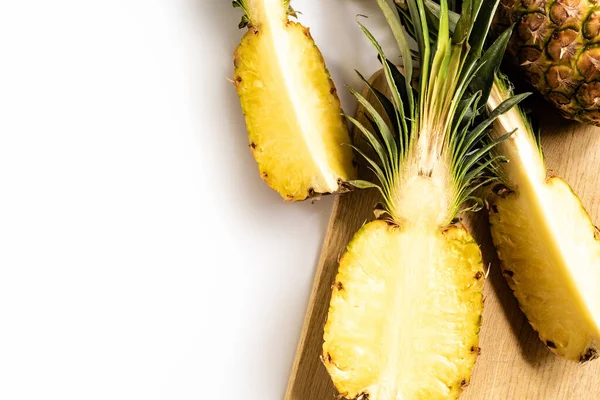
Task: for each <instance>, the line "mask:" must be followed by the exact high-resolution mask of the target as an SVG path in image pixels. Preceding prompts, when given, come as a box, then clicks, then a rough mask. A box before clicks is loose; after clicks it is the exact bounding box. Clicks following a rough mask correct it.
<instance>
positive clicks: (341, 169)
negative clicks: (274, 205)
mask: <svg viewBox="0 0 600 400" xmlns="http://www.w3.org/2000/svg"><path fill="white" fill-rule="evenodd" d="M233 4H234V6H236V7H240V8H242V9H243V11H244V12H245V15H244V17H243V18H242V22H241V23H240V28H243V27H247V28H248V31H247V32H246V34H245V35H244V37H243V38H242V40H241V43H240V45H239V46H238V47H237V48H236V50H235V55H234V66H235V77H234V84H235V87H236V88H237V92H238V95H239V98H240V102H241V105H242V111H243V112H244V115H245V116H246V126H247V128H248V135H249V139H250V148H251V149H252V153H253V154H254V158H255V159H256V161H257V163H258V168H259V170H260V174H261V176H262V178H263V179H264V180H265V181H266V182H267V183H268V184H269V186H270V187H271V188H273V189H274V190H276V191H277V192H279V194H281V196H282V197H283V198H284V199H286V200H292V201H294V200H304V199H306V198H308V197H314V196H318V195H320V194H324V193H335V192H340V191H343V190H344V189H345V188H346V182H347V181H348V180H350V179H353V178H354V177H355V168H354V166H353V152H352V149H351V148H350V147H349V146H342V144H349V143H350V138H349V134H348V130H347V127H346V125H345V122H344V121H343V119H342V111H341V108H340V101H339V99H338V97H337V93H336V89H335V86H334V84H333V81H332V80H331V78H330V76H329V72H328V71H327V68H326V67H325V62H324V61H323V57H322V55H321V52H320V51H319V49H318V48H317V46H316V45H315V43H314V41H313V39H312V37H311V35H310V32H309V30H308V29H307V28H305V27H304V26H302V25H300V24H299V23H296V22H292V21H290V17H293V16H295V12H294V11H293V10H292V9H291V8H290V6H289V0H237V1H234V2H233Z"/></svg>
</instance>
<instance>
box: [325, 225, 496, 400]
mask: <svg viewBox="0 0 600 400" xmlns="http://www.w3.org/2000/svg"><path fill="white" fill-rule="evenodd" d="M428 227H429V228H428ZM483 276H484V273H483V270H482V262H481V252H480V250H479V247H478V246H477V244H476V243H475V242H474V240H473V238H472V237H471V236H470V235H469V233H468V232H467V231H466V230H465V229H464V228H463V227H462V226H458V225H451V226H449V227H447V228H445V229H435V228H434V229H431V228H430V225H429V224H427V225H422V224H420V225H408V226H406V227H399V226H396V225H390V224H388V223H387V222H384V221H373V222H371V223H368V224H366V225H365V226H363V228H362V229H361V230H360V231H359V232H358V233H357V234H356V235H355V236H354V238H353V239H352V241H351V242H350V244H349V245H348V249H347V251H346V253H345V254H344V256H343V258H342V259H341V261H340V265H339V270H338V274H337V277H336V281H335V283H334V285H333V293H332V298H331V303H330V308H329V316H328V319H327V323H326V325H325V333H324V344H323V361H324V363H325V367H326V368H327V370H328V372H329V374H330V375H331V377H332V380H333V382H334V384H335V386H336V387H337V388H338V390H339V391H340V394H341V395H343V396H344V397H345V398H349V399H354V398H359V399H360V398H361V396H363V398H368V399H369V400H390V399H428V400H433V399H455V398H457V397H458V396H459V394H460V393H461V392H462V390H463V387H464V386H466V384H467V383H468V381H469V378H470V373H471V372H470V371H471V369H472V367H473V365H474V363H475V359H476V357H477V354H478V352H479V348H478V332H479V327H480V325H481V313H482V308H483V303H482V294H481V291H482V288H483V281H484V279H483ZM367 395H368V397H367Z"/></svg>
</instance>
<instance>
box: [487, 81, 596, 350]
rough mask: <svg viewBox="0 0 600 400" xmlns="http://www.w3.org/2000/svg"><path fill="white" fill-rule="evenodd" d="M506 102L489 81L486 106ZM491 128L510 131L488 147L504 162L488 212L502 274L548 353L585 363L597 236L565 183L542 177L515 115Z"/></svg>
mask: <svg viewBox="0 0 600 400" xmlns="http://www.w3.org/2000/svg"><path fill="white" fill-rule="evenodd" d="M511 95H512V93H511V90H510V89H509V87H508V84H507V83H506V81H505V80H503V79H502V78H497V79H496V83H495V85H494V88H493V90H492V94H491V96H490V97H489V101H488V105H489V107H490V108H491V109H493V108H495V107H497V105H498V104H500V103H502V102H503V101H504V100H505V99H506V98H508V97H510V96H511ZM494 128H495V132H496V135H497V136H502V135H505V134H507V133H508V132H514V133H513V134H512V135H511V136H510V138H509V139H507V140H505V141H504V142H502V143H500V144H499V145H498V147H497V148H496V150H497V152H498V153H500V154H502V155H504V156H505V157H506V158H507V159H508V163H506V164H504V165H503V166H502V171H501V172H502V175H503V180H504V182H505V184H504V185H499V186H497V187H496V189H495V190H494V193H493V194H492V195H491V199H490V203H491V204H490V207H489V209H490V224H491V232H492V238H493V240H494V243H495V245H496V249H497V251H498V256H499V258H500V260H501V261H502V271H503V274H504V276H505V277H506V279H507V280H508V283H509V285H510V287H511V288H512V290H513V291H514V294H515V296H516V297H517V299H518V300H519V305H520V306H521V309H522V310H523V312H524V313H525V315H526V316H527V318H528V319H529V322H530V323H531V325H532V326H533V328H534V329H535V330H536V331H537V332H538V333H539V335H540V338H541V339H542V341H543V342H544V343H546V345H547V346H548V347H549V348H550V350H552V351H553V352H555V353H556V354H559V355H561V356H564V357H566V358H568V359H570V360H575V361H580V362H583V361H588V360H590V359H593V358H595V357H596V356H597V354H598V349H599V346H600V233H599V231H598V229H596V228H595V227H594V225H593V223H592V221H591V219H590V216H589V215H588V213H587V212H586V210H585V209H584V207H583V205H582V204H581V201H580V200H579V198H578V197H577V195H576V194H575V193H573V191H572V190H571V188H570V187H569V185H568V184H567V182H565V181H564V180H562V179H561V178H558V177H555V176H554V177H550V178H546V176H547V175H546V167H545V164H544V159H543V155H542V152H541V147H540V145H539V143H538V141H537V140H536V137H535V135H534V134H533V130H532V128H531V125H530V124H529V122H528V121H527V119H526V118H525V117H524V115H523V113H522V112H521V111H520V110H519V109H518V108H514V109H512V110H510V111H509V112H507V113H506V114H505V115H503V116H501V117H500V118H498V119H497V120H496V121H495V123H494Z"/></svg>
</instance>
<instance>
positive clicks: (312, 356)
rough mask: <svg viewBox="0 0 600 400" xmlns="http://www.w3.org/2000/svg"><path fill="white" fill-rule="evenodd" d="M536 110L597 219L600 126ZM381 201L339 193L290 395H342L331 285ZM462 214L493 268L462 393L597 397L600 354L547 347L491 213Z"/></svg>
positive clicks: (556, 156) (301, 399) (532, 398)
mask: <svg viewBox="0 0 600 400" xmlns="http://www.w3.org/2000/svg"><path fill="white" fill-rule="evenodd" d="M372 81H373V82H374V84H375V86H377V87H379V88H380V90H382V91H384V90H386V87H385V86H386V85H385V81H384V80H383V79H382V76H381V75H377V74H376V75H375V76H374V78H372ZM386 91H387V90H386ZM358 114H359V116H360V112H358ZM537 114H538V115H539V116H540V117H541V118H540V119H541V120H542V144H543V147H544V153H545V155H546V162H547V166H548V168H549V170H550V171H552V173H555V174H557V175H559V176H561V177H563V178H564V179H565V180H566V181H567V182H569V184H570V185H571V186H572V188H573V189H574V190H575V192H576V193H577V194H578V195H579V197H580V198H581V200H582V202H583V204H584V206H585V207H586V208H587V210H588V212H589V213H590V215H591V216H592V220H593V221H594V223H595V224H596V225H600V128H596V127H592V126H583V125H579V124H577V123H573V122H569V121H566V120H564V119H562V118H560V117H559V116H558V114H557V112H556V110H554V109H553V108H552V107H551V106H547V105H543V106H541V107H540V109H539V110H537ZM378 201H379V197H378V194H377V193H376V192H375V191H373V190H363V191H355V192H351V193H347V194H344V195H341V196H339V197H338V198H337V199H336V201H335V205H334V208H333V212H332V215H331V219H330V222H329V227H328V230H327V234H326V237H325V242H324V244H323V249H322V253H321V258H320V260H319V264H318V266H317V270H316V276H315V281H314V286H313V289H312V293H311V297H310V300H309V304H308V308H307V311H306V318H305V321H304V326H303V329H302V332H301V335H300V341H299V344H298V349H297V353H296V357H295V359H294V363H293V367H292V372H291V376H290V380H289V384H288V388H287V391H286V394H285V400H331V399H334V398H335V397H336V396H337V392H336V390H335V388H334V387H333V384H332V383H331V380H330V378H329V375H328V374H327V371H326V370H325V367H324V366H323V364H322V363H321V360H320V354H321V346H322V343H323V327H324V324H325V318H326V316H327V311H328V307H329V299H330V295H331V285H332V283H333V282H334V279H335V275H336V272H337V265H338V260H339V258H340V256H341V255H342V254H343V252H344V250H345V248H346V246H347V244H348V242H349V241H350V239H351V238H352V236H353V235H354V233H355V232H356V231H357V230H358V229H359V228H360V227H361V226H362V225H363V224H364V223H365V222H367V221H369V220H371V219H373V208H374V206H375V204H376V203H377V202H378ZM464 222H465V223H466V225H467V226H468V228H469V230H470V231H471V234H473V236H475V238H476V239H477V240H478V243H479V244H480V245H481V248H482V252H483V254H484V261H485V263H486V264H488V265H489V266H490V273H489V276H488V277H487V280H486V283H485V289H484V298H485V303H484V304H485V307H484V313H483V326H482V329H481V333H480V347H481V349H482V352H481V355H480V356H479V358H478V359H477V363H476V364H475V369H474V370H473V375H472V378H471V383H470V385H469V387H468V388H467V389H466V390H465V392H464V393H463V395H462V396H461V398H460V399H461V400H482V399H485V400H563V399H564V400H600V360H596V361H592V362H590V363H587V364H584V365H579V364H576V363H573V362H570V361H566V360H563V359H561V358H560V357H558V356H556V355H554V354H553V353H551V352H550V351H548V350H547V349H546V347H545V346H544V345H543V344H542V342H541V341H540V340H539V339H538V336H537V334H536V333H535V332H534V331H533V329H532V328H531V326H530V325H529V323H528V322H527V320H526V319H525V316H524V315H523V314H522V312H521V311H520V309H519V307H518V305H517V301H516V299H515V298H514V297H513V295H512V293H511V291H510V289H509V287H508V285H507V283H506V281H505V279H504V277H503V276H502V275H501V273H500V268H499V264H498V260H497V258H496V252H495V250H494V247H493V245H492V242H491V238H490V235H489V230H488V226H487V216H486V215H485V214H484V213H479V214H477V215H473V214H471V215H469V216H467V217H466V218H465V220H464ZM599 296H600V293H599Z"/></svg>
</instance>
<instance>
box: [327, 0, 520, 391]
mask: <svg viewBox="0 0 600 400" xmlns="http://www.w3.org/2000/svg"><path fill="white" fill-rule="evenodd" d="M378 3H379V5H380V7H381V8H382V10H383V11H384V14H385V16H386V17H387V19H388V22H389V24H390V27H391V28H392V31H393V33H394V35H395V38H396V40H397V41H398V45H399V49H400V51H401V53H402V55H403V57H402V58H403V62H404V66H403V67H404V68H403V72H402V73H401V72H400V70H399V69H397V68H396V67H395V65H394V64H393V63H392V62H390V61H389V60H388V59H387V58H386V56H385V54H384V53H383V51H382V49H381V47H380V45H379V44H378V42H377V41H376V40H375V38H374V37H373V36H372V35H371V33H370V32H369V31H368V30H367V29H366V28H365V27H364V26H362V25H361V27H362V28H363V30H364V32H365V34H366V35H367V37H368V38H369V39H370V40H371V42H372V43H373V44H374V46H375V47H376V49H377V51H378V54H379V57H380V59H381V61H382V64H383V67H384V75H385V79H386V82H387V86H388V89H389V93H390V95H389V96H386V95H384V94H383V93H382V92H380V91H378V90H376V89H375V88H373V87H371V86H369V88H370V89H371V93H372V96H371V97H372V98H373V102H372V103H371V102H369V101H368V100H367V99H366V98H365V97H363V96H361V95H360V94H358V93H356V92H355V95H356V97H357V99H358V101H359V103H360V104H361V106H362V107H363V109H364V119H363V120H364V122H365V124H363V123H362V122H361V121H359V120H355V119H352V118H350V119H351V121H352V122H353V123H354V124H355V126H356V128H357V130H358V131H360V132H361V133H362V135H363V136H364V138H365V139H366V141H367V142H368V143H369V144H370V146H371V150H372V154H373V157H372V158H369V157H368V156H365V160H366V162H367V163H368V165H369V166H370V168H371V170H372V171H373V173H374V175H375V177H376V181H375V182H367V181H354V182H352V183H353V184H354V185H355V186H357V187H359V188H377V189H378V190H379V191H380V193H381V195H382V198H383V202H384V210H382V212H383V214H382V216H387V218H385V220H381V219H380V220H376V221H373V222H370V223H368V224H366V225H365V226H363V227H362V228H361V229H360V230H359V231H358V232H357V233H356V234H355V236H354V238H353V239H352V241H351V242H350V244H349V245H348V248H347V250H346V252H345V254H344V255H343V256H342V258H341V260H340V264H339V269H338V273H337V276H336V280H335V283H334V284H333V293H332V296H331V302H330V306H329V313H328V318H327V323H326V325H325V330H324V343H323V353H322V357H323V362H324V364H325V367H326V368H327V371H328V372H329V374H330V376H331V378H332V380H333V383H334V384H335V386H336V388H337V389H338V391H339V392H340V394H341V396H342V397H345V398H348V399H359V400H367V399H368V400H391V399H403V400H416V399H422V400H436V399H456V398H457V397H458V396H459V395H460V393H461V392H462V391H463V389H464V387H465V386H466V385H467V384H468V382H469V379H470V375H471V369H472V368H473V365H474V363H475V359H476V357H477V354H478V353H479V348H478V333H479V328H480V325H481V315H482V308H483V301H482V288H483V281H484V279H483V278H484V271H483V264H482V258H481V251H480V249H479V247H478V246H477V244H476V243H475V241H474V240H473V238H472V237H471V235H470V234H469V233H468V232H467V230H466V229H465V228H464V227H463V226H462V225H461V224H460V222H458V221H457V219H456V216H457V215H458V213H459V212H460V211H462V210H464V209H465V208H466V209H468V208H470V206H471V205H472V203H471V204H470V201H472V200H473V196H472V195H473V193H474V191H475V190H476V189H477V188H478V187H479V186H481V185H484V184H485V183H486V182H488V180H487V178H486V176H485V175H484V174H485V171H487V169H488V167H489V166H491V165H495V162H496V161H497V158H495V157H493V156H492V155H491V153H490V152H491V150H492V148H493V147H494V145H495V143H494V142H491V141H488V140H486V138H487V135H488V127H489V126H490V125H491V124H492V122H493V120H494V119H495V118H496V117H497V116H498V115H500V114H502V113H503V112H505V111H507V110H509V109H510V108H511V107H512V105H514V104H516V103H517V102H518V101H519V100H520V99H519V98H512V99H509V100H507V101H506V102H503V104H501V105H499V106H498V107H497V108H496V109H495V110H494V111H493V112H492V115H491V116H490V117H489V118H487V119H485V120H483V121H482V122H481V123H479V124H475V122H474V120H475V118H476V117H477V116H478V113H479V111H480V110H481V109H482V107H483V106H484V105H485V101H486V99H487V94H488V93H489V91H490V89H491V84H492V78H493V74H494V71H495V68H496V67H497V65H498V64H499V62H500V59H501V57H502V52H501V51H498V48H504V46H505V44H506V41H507V40H508V38H509V35H503V36H502V37H501V39H499V40H498V41H497V42H496V44H494V46H493V47H492V49H491V51H490V50H488V51H487V52H485V53H483V52H482V46H483V42H484V39H485V35H486V33H487V31H488V29H489V26H490V23H491V19H492V15H493V11H494V9H495V5H496V3H495V2H491V3H493V4H492V7H487V6H486V7H482V2H481V1H478V0H472V1H469V0H467V2H466V3H469V5H468V7H464V8H463V9H464V10H465V12H464V14H463V15H462V17H461V19H460V21H459V22H458V28H457V29H456V31H455V32H454V34H451V33H450V31H449V20H448V18H449V15H448V4H447V2H445V1H442V4H441V9H442V12H441V18H440V21H439V32H436V34H435V36H434V35H430V33H429V32H430V31H431V29H432V28H431V27H429V26H428V24H427V21H429V18H428V12H427V9H426V6H425V3H424V0H407V3H408V9H409V10H410V11H409V15H408V17H407V18H410V21H411V22H412V25H411V27H409V28H412V27H414V29H412V31H411V33H412V34H414V35H415V37H416V40H417V43H418V45H419V51H418V56H419V65H420V66H421V70H420V74H419V77H418V84H417V85H418V90H417V91H415V90H414V89H413V88H412V83H413V76H414V71H413V62H412V56H411V49H410V47H409V45H408V39H409V36H408V33H407V32H406V30H405V28H404V26H403V25H402V24H401V23H400V17H399V15H398V14H396V12H395V10H394V9H392V8H391V7H390V5H389V4H388V3H387V1H386V0H378ZM467 87H473V89H474V90H473V94H471V93H468V91H467V90H466V88H467ZM358 151H360V150H358Z"/></svg>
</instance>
